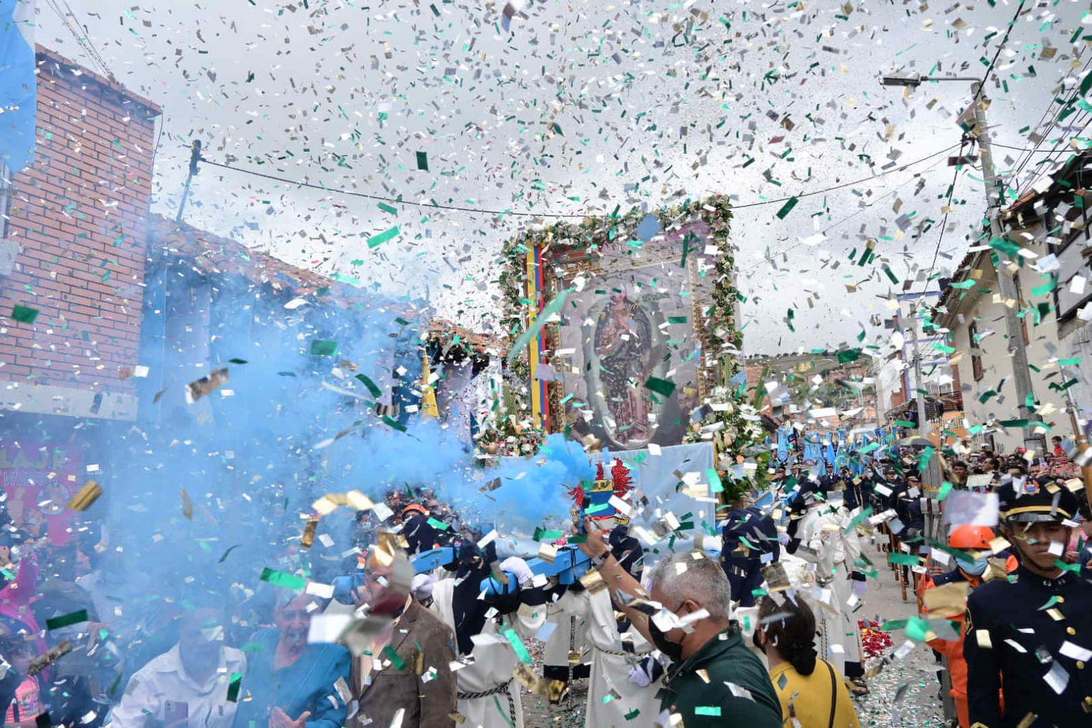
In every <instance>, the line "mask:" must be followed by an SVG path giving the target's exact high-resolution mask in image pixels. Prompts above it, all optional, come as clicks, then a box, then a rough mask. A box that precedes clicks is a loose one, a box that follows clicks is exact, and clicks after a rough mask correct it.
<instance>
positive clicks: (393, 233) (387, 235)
mask: <svg viewBox="0 0 1092 728" xmlns="http://www.w3.org/2000/svg"><path fill="white" fill-rule="evenodd" d="M400 232H401V230H399V229H398V226H397V225H395V226H394V227H392V228H391V229H390V230H384V231H383V232H381V233H379V234H378V235H373V236H371V237H370V238H368V247H369V248H377V247H379V246H380V245H382V244H383V243H385V242H387V241H388V240H390V239H392V238H395V237H397V236H398V235H399V233H400Z"/></svg>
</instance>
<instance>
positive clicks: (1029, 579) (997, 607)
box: [963, 567, 1092, 728]
mask: <svg viewBox="0 0 1092 728" xmlns="http://www.w3.org/2000/svg"><path fill="white" fill-rule="evenodd" d="M1014 576H1015V577H1016V579H1015V581H1013V582H1011V583H1010V582H1009V581H1008V580H1005V579H998V580H994V581H990V582H987V583H985V584H983V585H982V586H980V587H979V588H978V589H976V590H975V591H974V592H973V593H972V594H971V596H970V598H969V599H968V602H967V607H968V617H969V621H970V630H969V632H968V634H967V638H966V640H965V642H964V645H963V654H964V656H965V657H966V658H967V669H968V681H967V694H968V700H969V704H970V718H971V724H972V725H974V724H975V723H980V724H982V725H984V726H986V727H987V728H1013V727H1014V726H1016V725H1022V726H1025V728H1047V727H1048V726H1057V727H1058V728H1070V727H1072V728H1076V727H1077V726H1082V727H1083V728H1087V727H1088V726H1092V664H1085V661H1083V660H1079V659H1077V658H1076V657H1075V655H1080V656H1083V655H1082V653H1081V651H1080V650H1081V649H1084V650H1092V583H1090V582H1089V581H1088V580H1089V579H1092V573H1089V572H1088V571H1087V570H1083V571H1082V573H1080V574H1076V573H1072V572H1068V571H1066V572H1063V573H1062V575H1061V576H1059V577H1058V578H1057V579H1047V578H1044V577H1041V576H1036V575H1035V574H1033V573H1031V572H1030V571H1028V570H1026V569H1025V568H1023V567H1020V568H1019V569H1018V570H1017V571H1016V573H1015V575H1014ZM1010 578H1011V577H1010ZM978 633H985V634H987V635H989V639H988V642H982V641H980V639H979V637H978ZM1066 643H1069V646H1066ZM987 644H988V645H989V647H987V646H986V645H987ZM1074 648H1076V649H1074ZM1067 653H1068V654H1067ZM1052 671H1053V674H1054V676H1055V677H1057V678H1059V680H1058V682H1057V683H1056V684H1057V685H1059V686H1060V685H1061V683H1062V682H1064V687H1063V689H1062V690H1061V692H1060V693H1059V692H1056V690H1055V689H1053V688H1052V687H1051V686H1050V684H1048V682H1047V680H1045V679H1044V678H1045V677H1046V676H1047V675H1048V674H1051V673H1052ZM998 690H1001V691H1003V693H1004V710H1002V708H1001V705H1000V701H999V700H998ZM1031 713H1034V714H1035V716H1037V717H1036V718H1035V719H1034V720H1033V721H1032V722H1030V723H1021V721H1023V720H1024V719H1025V716H1027V715H1028V714H1031Z"/></svg>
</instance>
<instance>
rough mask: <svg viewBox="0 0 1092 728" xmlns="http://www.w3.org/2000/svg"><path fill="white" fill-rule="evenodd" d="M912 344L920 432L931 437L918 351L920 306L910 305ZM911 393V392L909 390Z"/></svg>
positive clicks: (915, 395) (923, 435)
mask: <svg viewBox="0 0 1092 728" xmlns="http://www.w3.org/2000/svg"><path fill="white" fill-rule="evenodd" d="M910 346H911V348H912V349H913V350H914V384H915V385H917V386H916V389H917V391H915V392H914V402H915V403H916V404H917V406H918V434H919V435H921V436H922V437H929V419H928V417H927V416H926V412H925V396H924V395H923V394H922V392H924V391H925V385H924V383H923V382H922V381H921V353H920V352H919V351H918V307H917V304H911V306H910ZM907 394H909V392H907Z"/></svg>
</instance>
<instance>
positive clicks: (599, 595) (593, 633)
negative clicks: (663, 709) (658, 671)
mask: <svg viewBox="0 0 1092 728" xmlns="http://www.w3.org/2000/svg"><path fill="white" fill-rule="evenodd" d="M574 596H577V597H580V599H579V600H577V601H574V605H578V606H580V607H582V611H583V612H584V618H585V623H586V624H587V630H588V631H587V637H588V641H589V642H590V643H591V646H592V648H593V656H592V670H591V684H590V685H589V686H588V703H587V708H586V711H585V715H586V723H585V725H586V726H587V728H645V727H646V726H648V727H649V728H651V726H653V725H655V724H656V719H657V718H658V716H659V712H660V701H659V699H658V698H657V697H656V693H657V692H658V691H659V688H660V682H659V681H657V682H655V683H653V684H652V685H649V686H648V687H641V686H640V685H637V684H635V683H633V682H631V681H630V680H629V672H630V670H631V669H632V668H633V666H634V665H635V664H637V663H638V662H640V660H641V659H642V658H643V657H644V656H646V655H647V654H648V653H649V652H651V651H652V649H653V648H652V645H650V644H649V643H648V641H647V640H645V638H644V637H642V636H641V634H640V633H639V632H638V631H637V630H635V629H633V628H632V627H631V628H630V629H629V630H627V631H626V633H625V634H624V635H622V634H619V632H618V622H617V620H616V619H615V617H614V607H613V606H612V604H611V601H610V592H609V591H608V590H606V589H600V590H599V591H597V592H595V593H591V592H583V593H582V594H577V595H574ZM623 637H625V638H626V640H627V641H630V642H632V643H633V648H634V653H635V654H634V655H629V654H627V653H625V652H624V651H623V650H622V639H623ZM613 694H617V696H618V697H617V698H615V699H613V700H611V701H610V702H607V703H604V702H603V698H604V697H606V696H608V695H613ZM634 710H636V711H637V714H636V715H634V716H633V718H632V719H628V720H627V719H626V715H627V714H632V712H633V711H634Z"/></svg>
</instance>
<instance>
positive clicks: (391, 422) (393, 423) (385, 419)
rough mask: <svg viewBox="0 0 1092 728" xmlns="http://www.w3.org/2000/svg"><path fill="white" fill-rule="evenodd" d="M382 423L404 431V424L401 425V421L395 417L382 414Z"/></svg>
mask: <svg viewBox="0 0 1092 728" xmlns="http://www.w3.org/2000/svg"><path fill="white" fill-rule="evenodd" d="M383 424H384V425H386V426H387V427H391V428H394V429H395V430H398V431H399V432H405V431H406V426H405V425H403V424H402V423H401V422H399V421H398V420H396V419H393V418H391V417H388V416H387V415H383Z"/></svg>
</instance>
